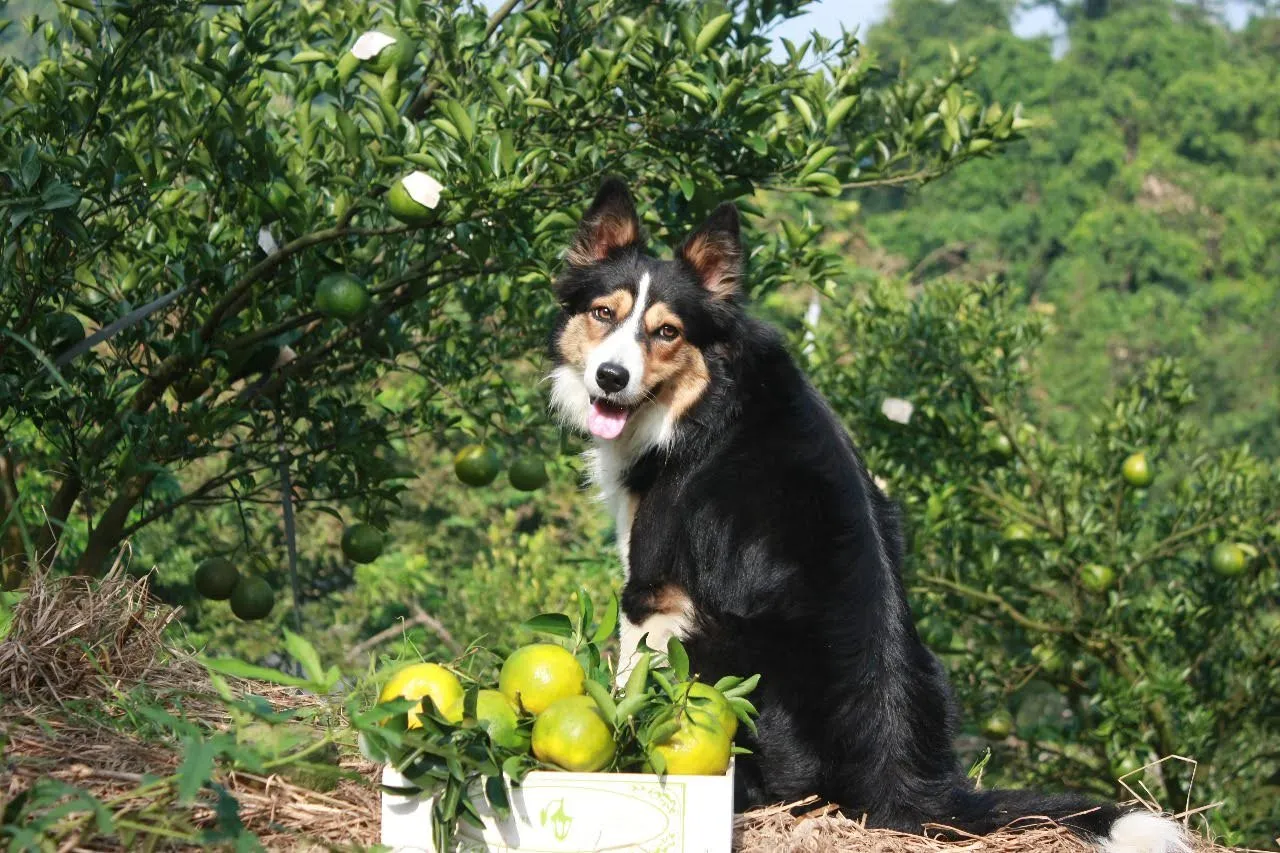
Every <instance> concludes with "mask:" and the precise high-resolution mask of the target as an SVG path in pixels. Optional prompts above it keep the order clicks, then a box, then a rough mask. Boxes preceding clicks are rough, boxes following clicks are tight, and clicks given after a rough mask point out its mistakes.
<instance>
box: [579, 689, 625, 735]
mask: <svg viewBox="0 0 1280 853" xmlns="http://www.w3.org/2000/svg"><path fill="white" fill-rule="evenodd" d="M582 686H583V688H584V689H585V690H586V691H587V695H588V696H590V697H591V698H592V699H594V700H595V703H596V706H597V707H599V708H600V713H602V714H604V718H605V720H607V721H608V723H609V725H610V726H616V725H617V724H618V706H617V705H616V704H615V703H614V701H613V697H612V696H610V695H609V691H608V690H607V689H606V688H605V687H604V686H603V685H601V684H600V682H598V681H592V680H591V679H589V678H588V679H587V680H586V681H584V682H583V683H582Z"/></svg>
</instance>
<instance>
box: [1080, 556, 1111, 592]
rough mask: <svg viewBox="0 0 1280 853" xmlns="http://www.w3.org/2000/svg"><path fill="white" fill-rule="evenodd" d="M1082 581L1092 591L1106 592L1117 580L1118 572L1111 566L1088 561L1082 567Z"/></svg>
mask: <svg viewBox="0 0 1280 853" xmlns="http://www.w3.org/2000/svg"><path fill="white" fill-rule="evenodd" d="M1079 577H1080V583H1081V585H1083V586H1084V588H1085V589H1087V590H1089V591H1090V592H1106V591H1107V590H1108V589H1110V588H1111V585H1112V584H1113V583H1115V582H1116V573H1115V571H1114V570H1113V569H1112V568H1111V567H1110V566H1103V565H1101V564H1099V563H1086V564H1085V565H1083V566H1081V567H1080V575H1079Z"/></svg>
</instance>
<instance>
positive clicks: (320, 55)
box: [289, 50, 330, 65]
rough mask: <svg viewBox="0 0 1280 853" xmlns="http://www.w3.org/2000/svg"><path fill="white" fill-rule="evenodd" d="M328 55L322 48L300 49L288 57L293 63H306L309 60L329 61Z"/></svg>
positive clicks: (309, 61)
mask: <svg viewBox="0 0 1280 853" xmlns="http://www.w3.org/2000/svg"><path fill="white" fill-rule="evenodd" d="M329 61H330V56H329V54H327V53H325V52H324V51H323V50H300V51H298V52H297V53H295V54H294V55H293V59H290V60H289V62H291V63H292V64H294V65H306V64H307V63H311V62H329Z"/></svg>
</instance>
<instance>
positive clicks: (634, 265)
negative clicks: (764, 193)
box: [552, 179, 742, 451]
mask: <svg viewBox="0 0 1280 853" xmlns="http://www.w3.org/2000/svg"><path fill="white" fill-rule="evenodd" d="M567 261H568V266H567V269H566V270H565V272H564V273H563V275H561V277H560V279H559V280H558V282H557V283H556V288H557V297H558V299H559V302H560V306H561V308H562V309H563V310H562V313H561V316H560V319H559V321H558V323H557V325H556V329H555V333H554V336H553V340H552V357H553V359H554V360H555V362H556V365H557V366H556V369H555V372H554V373H553V374H552V380H553V382H554V391H553V404H554V406H555V408H556V409H557V410H558V412H559V414H560V416H561V418H562V419H563V420H564V421H565V423H566V424H567V425H569V426H572V427H576V428H579V429H582V430H584V431H586V432H589V433H590V434H591V435H593V436H594V437H595V438H597V439H599V440H601V441H621V442H625V443H628V444H630V445H631V446H632V448H633V450H635V451H640V450H643V449H647V448H648V447H655V446H663V445H666V444H669V443H670V442H671V441H672V440H673V439H674V438H675V436H676V434H677V430H678V428H679V426H680V421H681V419H682V418H683V417H684V416H685V415H687V414H688V413H689V412H690V411H691V410H692V409H693V408H694V406H696V405H697V403H698V402H699V401H700V400H702V399H703V398H704V396H705V395H706V394H707V391H708V389H709V386H710V384H711V382H712V375H713V371H712V370H710V369H709V355H710V352H711V348H712V347H714V346H715V345H716V344H717V343H719V342H721V341H722V340H724V338H725V336H726V335H727V334H729V333H730V329H731V328H732V327H733V324H734V319H735V318H736V317H737V316H738V314H739V311H740V308H739V304H738V303H739V278H740V276H741V272H742V243H741V238H740V235H739V228H738V212H737V209H736V208H735V207H734V206H733V205H732V204H722V205H720V207H718V208H716V210H715V212H714V213H712V214H711V216H710V218H709V219H708V220H707V221H706V222H705V223H704V224H703V225H702V226H701V227H700V228H698V229H697V230H695V231H694V232H693V233H692V234H690V235H689V237H688V239H686V240H685V242H684V244H683V245H682V246H681V247H680V249H679V250H678V251H677V252H676V255H675V258H674V259H673V260H670V261H666V260H659V259H657V258H655V257H653V256H652V255H650V254H648V252H647V251H646V249H645V242H644V237H643V235H642V233H641V228H640V220H639V218H638V217H637V216H636V208H635V203H634V202H633V201H632V199H631V194H630V193H629V192H628V191H627V188H626V186H625V185H624V184H623V183H622V182H621V181H618V180H614V179H610V180H607V181H605V183H604V184H603V185H602V186H601V187H600V191H599V193H597V194H596V198H595V201H594V202H593V203H592V205H591V208H590V209H589V210H588V211H587V213H586V215H585V216H584V217H583V219H582V223H581V224H580V225H579V227H578V233H577V235H576V236H575V238H574V241H573V245H572V246H571V247H570V249H569V252H568V255H567Z"/></svg>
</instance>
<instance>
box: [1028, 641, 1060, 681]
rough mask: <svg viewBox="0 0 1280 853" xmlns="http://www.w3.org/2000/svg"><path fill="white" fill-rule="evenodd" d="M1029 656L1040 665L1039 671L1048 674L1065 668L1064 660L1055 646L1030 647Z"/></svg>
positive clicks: (1038, 644) (1040, 644) (1037, 645)
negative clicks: (1041, 670)
mask: <svg viewBox="0 0 1280 853" xmlns="http://www.w3.org/2000/svg"><path fill="white" fill-rule="evenodd" d="M1031 656H1032V657H1033V658H1035V661H1036V663H1038V664H1040V668H1041V669H1043V670H1044V671H1045V672H1047V673H1050V674H1053V673H1055V672H1061V671H1062V668H1063V667H1064V666H1066V660H1065V659H1064V658H1063V657H1062V652H1060V651H1058V649H1057V647H1055V646H1049V645H1046V644H1044V643H1036V644H1035V645H1034V646H1032V647H1031Z"/></svg>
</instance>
